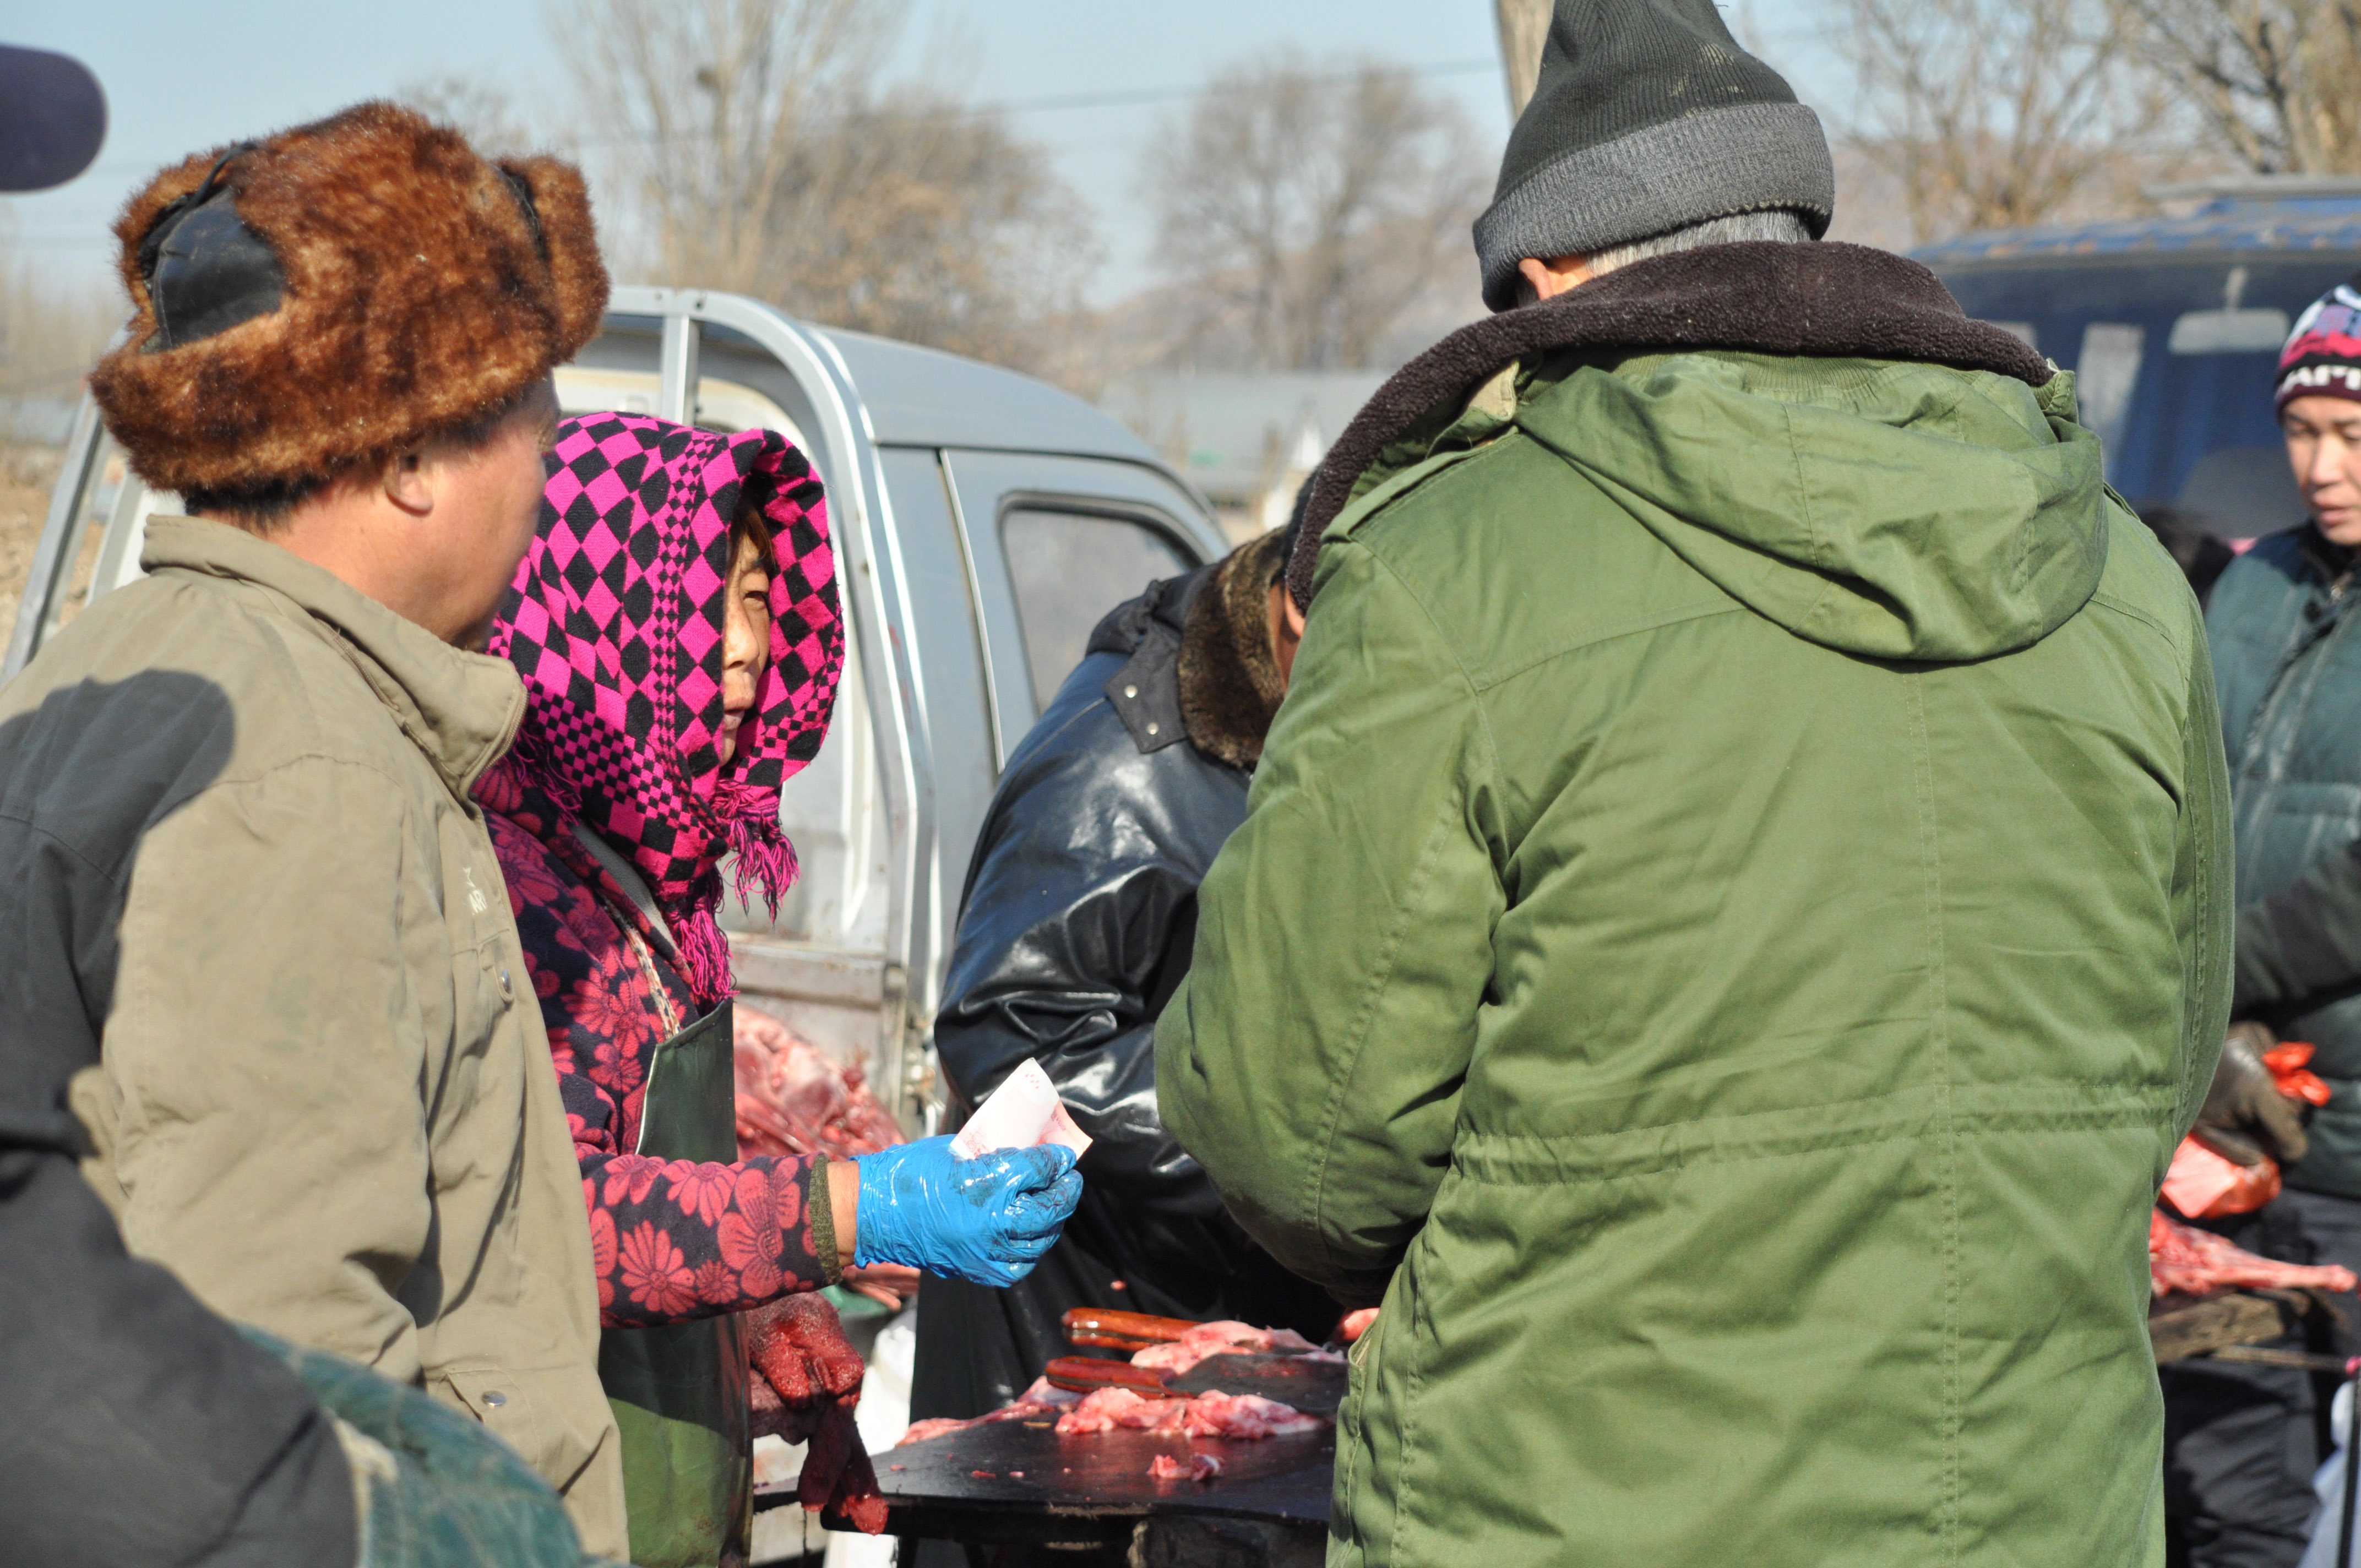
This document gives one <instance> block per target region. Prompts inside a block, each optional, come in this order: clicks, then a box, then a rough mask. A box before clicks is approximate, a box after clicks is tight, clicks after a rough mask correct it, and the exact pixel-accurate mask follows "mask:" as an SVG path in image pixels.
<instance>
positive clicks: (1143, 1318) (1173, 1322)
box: [1064, 1307, 1201, 1350]
mask: <svg viewBox="0 0 2361 1568" xmlns="http://www.w3.org/2000/svg"><path fill="white" fill-rule="evenodd" d="M1064 1322H1065V1329H1066V1340H1067V1343H1070V1344H1090V1345H1100V1346H1104V1348H1106V1349H1108V1350H1145V1349H1147V1348H1148V1346H1149V1345H1151V1344H1170V1343H1172V1342H1173V1341H1174V1340H1177V1339H1179V1338H1180V1336H1181V1335H1182V1334H1185V1333H1187V1332H1189V1331H1190V1330H1191V1329H1193V1328H1197V1327H1200V1326H1201V1325H1200V1324H1197V1323H1193V1322H1191V1321H1189V1320H1188V1319H1186V1318H1158V1317H1151V1316H1149V1315H1148V1313H1146V1312H1115V1311H1102V1310H1099V1309H1098V1308H1096V1307H1072V1308H1069V1309H1068V1310H1067V1312H1066V1316H1065V1320H1064Z"/></svg>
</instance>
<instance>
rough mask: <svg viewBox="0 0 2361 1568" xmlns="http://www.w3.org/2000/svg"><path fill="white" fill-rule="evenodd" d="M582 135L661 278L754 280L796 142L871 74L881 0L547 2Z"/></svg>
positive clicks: (887, 13)
mask: <svg viewBox="0 0 2361 1568" xmlns="http://www.w3.org/2000/svg"><path fill="white" fill-rule="evenodd" d="M558 5H559V8H558V9H555V10H553V12H552V14H551V16H550V31H551V33H552V35H553V36H554V37H555V39H556V41H557V44H558V48H559V49H560V50H561V52H562V53H564V54H565V55H566V58H567V60H568V61H569V63H570V64H571V65H572V66H573V68H574V72H575V77H576V82H577V88H578V90H579V91H580V93H581V94H582V98H583V107H584V111H585V115H586V119H587V121H588V125H587V126H586V130H587V131H588V132H589V135H588V137H586V140H590V141H593V142H594V143H605V144H607V145H609V146H610V147H611V148H613V149H614V152H613V156H614V160H615V162H616V165H617V172H618V173H619V174H620V176H621V177H622V183H623V184H624V185H625V186H626V187H627V188H628V189H629V191H630V192H631V194H632V195H633V196H634V197H635V198H636V202H637V205H638V207H639V208H640V210H641V211H642V214H644V216H645V217H646V218H647V220H648V221H649V223H650V226H651V228H652V230H653V233H652V235H651V236H650V237H651V239H652V240H653V247H652V248H653V252H654V254H653V257H652V258H650V259H651V260H652V261H653V264H654V265H655V266H656V267H657V268H658V269H660V270H661V271H662V272H663V273H664V275H665V279H666V280H667V281H672V282H678V283H684V284H697V285H701V286H703V287H705V288H708V289H726V290H732V291H741V292H748V291H756V290H758V289H759V288H760V286H761V283H762V280H763V274H764V271H765V270H766V267H765V262H766V256H767V253H768V251H769V248H770V246H771V244H772V236H774V233H775V232H776V230H777V226H778V225H777V224H776V222H775V219H776V217H777V214H778V209H779V207H780V205H781V203H783V202H784V201H785V199H786V198H787V195H788V190H789V188H788V186H787V184H786V175H787V170H788V168H789V166H790V165H791V164H792V163H793V162H794V160H795V157H796V150H797V148H799V147H800V146H802V145H803V143H804V142H805V141H806V140H807V137H808V136H809V134H810V130H811V127H812V126H813V125H814V124H815V123H816V122H817V121H818V120H820V119H822V118H823V117H824V116H825V115H826V114H827V112H828V110H829V106H830V105H831V104H842V103H844V102H845V101H847V99H848V98H849V97H851V96H855V95H858V94H860V93H862V91H863V90H864V89H865V87H866V86H867V84H868V82H870V81H871V80H872V79H873V77H874V76H875V74H876V71H877V70H878V67H879V64H880V62H881V60H882V59H883V57H884V49H885V47H886V45H887V44H888V43H889V42H890V41H891V40H892V38H893V35H894V30H895V27H897V26H898V25H899V22H900V8H899V6H898V5H893V4H890V3H889V0H558Z"/></svg>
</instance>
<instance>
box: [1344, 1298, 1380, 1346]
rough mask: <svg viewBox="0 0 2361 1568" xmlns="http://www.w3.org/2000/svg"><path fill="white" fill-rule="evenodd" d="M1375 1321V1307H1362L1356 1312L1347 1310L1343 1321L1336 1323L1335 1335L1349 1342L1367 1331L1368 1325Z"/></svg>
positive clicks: (1376, 1314)
mask: <svg viewBox="0 0 2361 1568" xmlns="http://www.w3.org/2000/svg"><path fill="white" fill-rule="evenodd" d="M1376 1321H1378V1310H1377V1309H1376V1308H1375V1307H1364V1308H1362V1309H1361V1310H1359V1311H1357V1312H1347V1313H1345V1321H1343V1322H1341V1323H1339V1324H1337V1325H1336V1337H1337V1338H1338V1339H1341V1340H1343V1341H1344V1342H1345V1343H1346V1344H1350V1343H1353V1342H1354V1341H1355V1340H1356V1339H1359V1338H1360V1337H1361V1336H1362V1335H1363V1334H1365V1333H1367V1332H1369V1325H1370V1324H1371V1323H1374V1322H1376Z"/></svg>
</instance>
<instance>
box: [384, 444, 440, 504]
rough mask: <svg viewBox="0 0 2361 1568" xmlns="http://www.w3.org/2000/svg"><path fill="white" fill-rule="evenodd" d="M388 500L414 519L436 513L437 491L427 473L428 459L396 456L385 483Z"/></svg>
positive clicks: (412, 454)
mask: <svg viewBox="0 0 2361 1568" xmlns="http://www.w3.org/2000/svg"><path fill="white" fill-rule="evenodd" d="M381 484H382V487H383V488H384V490H385V499H388V500H390V501H391V502H392V503H393V504H394V505H395V506H397V507H400V508H401V510H403V511H406V512H408V513H409V514H410V515H411V516H412V517H424V516H425V515H426V514H427V513H428V512H430V511H433V510H434V485H433V483H432V482H431V480H430V478H429V476H428V475H427V472H426V455H425V454H424V453H423V452H419V451H415V450H413V451H409V452H401V453H397V454H395V455H394V456H393V457H392V459H391V460H390V461H389V462H388V463H387V464H386V466H385V473H384V477H383V478H382V480H381Z"/></svg>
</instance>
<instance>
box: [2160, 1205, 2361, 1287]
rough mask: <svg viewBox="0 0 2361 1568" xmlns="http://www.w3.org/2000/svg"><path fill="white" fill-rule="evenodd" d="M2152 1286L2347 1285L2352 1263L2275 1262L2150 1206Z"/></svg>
mask: <svg viewBox="0 0 2361 1568" xmlns="http://www.w3.org/2000/svg"><path fill="white" fill-rule="evenodd" d="M2147 1276H2148V1288H2150V1289H2151V1290H2152V1291H2154V1292H2155V1294H2157V1295H2158V1296H2162V1295H2166V1294H2168V1293H2169V1292H2171V1291H2175V1290H2178V1291H2180V1292H2182V1293H2183V1294H2185V1295H2190V1296H2202V1295H2204V1294H2206V1293H2207V1292H2209V1291H2213V1290H2223V1289H2227V1288H2230V1287H2233V1286H2239V1285H2248V1286H2257V1287H2261V1288H2266V1289H2273V1288H2276V1289H2282V1290H2330V1291H2349V1290H2351V1289H2353V1288H2354V1286H2355V1283H2356V1282H2355V1280H2354V1277H2353V1271H2352V1270H2351V1269H2349V1268H2336V1267H2333V1266H2331V1267H2320V1268H2306V1267H2304V1266H2301V1265H2298V1264H2292V1263H2276V1262H2273V1261H2272V1260H2271V1259H2269V1258H2268V1257H2257V1256H2256V1255H2254V1254H2253V1253H2250V1252H2246V1251H2245V1250H2243V1249H2241V1248H2238V1247H2235V1246H2232V1245H2230V1244H2229V1243H2228V1242H2225V1241H2224V1240H2223V1239H2222V1238H2221V1237H2220V1236H2217V1235H2215V1234H2213V1233H2212V1232H2211V1231H2201V1230H2198V1229H2196V1228H2195V1227H2193V1226H2190V1225H2184V1224H2181V1223H2179V1222H2178V1221H2175V1220H2170V1219H2168V1218H2166V1217H2165V1214H2164V1212H2163V1211H2162V1210H2158V1209H2152V1210H2150V1211H2149V1212H2148V1217H2147Z"/></svg>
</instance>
